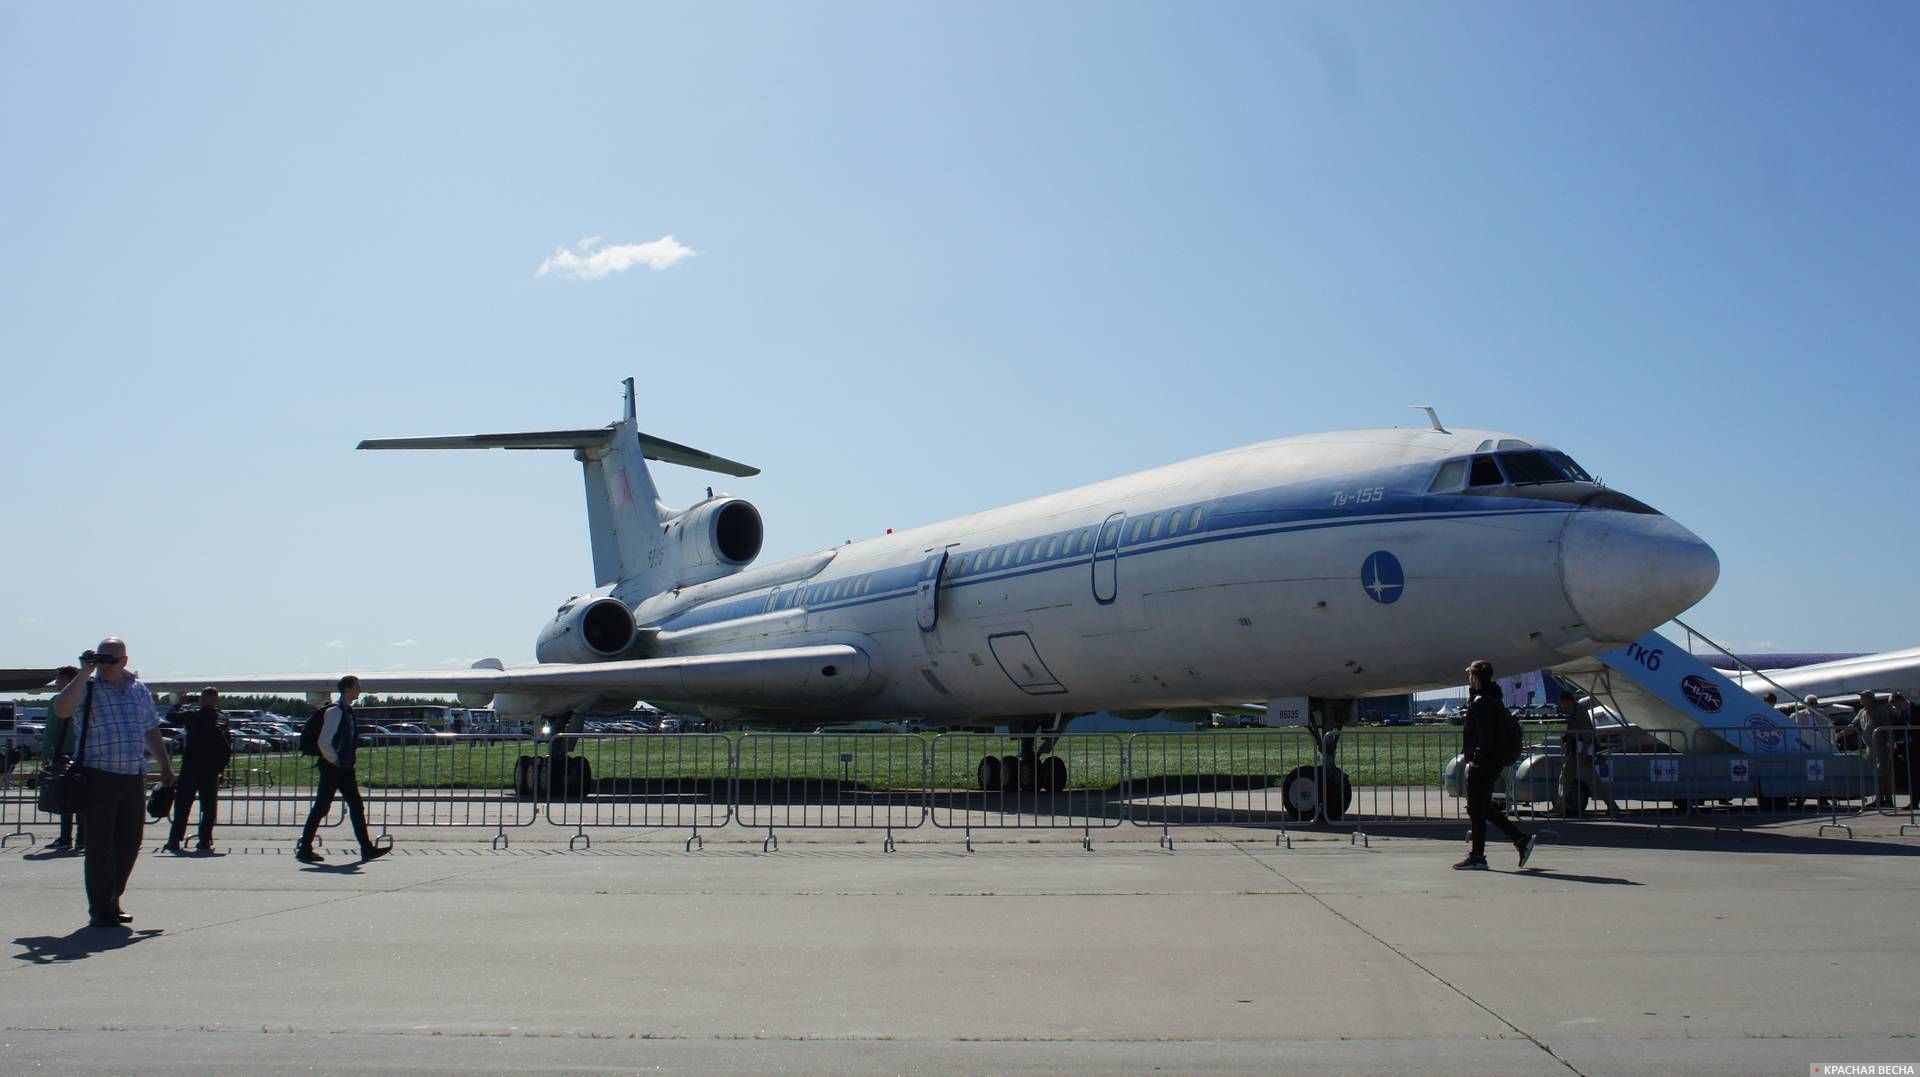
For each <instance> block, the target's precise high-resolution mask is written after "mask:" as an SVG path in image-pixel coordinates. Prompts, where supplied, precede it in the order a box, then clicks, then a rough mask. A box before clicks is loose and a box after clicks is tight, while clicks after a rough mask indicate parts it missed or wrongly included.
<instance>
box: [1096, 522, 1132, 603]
mask: <svg viewBox="0 0 1920 1077" xmlns="http://www.w3.org/2000/svg"><path fill="white" fill-rule="evenodd" d="M1126 522H1127V514H1126V513H1124V512H1116V513H1114V514H1113V515H1112V516H1109V517H1107V522H1106V523H1104V524H1101V525H1100V538H1099V540H1098V541H1096V542H1095V543H1094V545H1093V600H1094V601H1095V602H1099V603H1101V604H1102V605H1104V604H1106V603H1108V602H1112V601H1113V599H1114V596H1115V595H1118V594H1119V593H1120V575H1119V574H1120V525H1122V524H1124V523H1126Z"/></svg>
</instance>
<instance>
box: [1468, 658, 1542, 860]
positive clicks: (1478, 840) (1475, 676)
mask: <svg viewBox="0 0 1920 1077" xmlns="http://www.w3.org/2000/svg"><path fill="white" fill-rule="evenodd" d="M1467 692H1468V694H1469V696H1470V698H1469V700H1468V701H1467V717H1466V724H1465V727H1464V728H1463V729H1462V730H1461V736H1460V751H1461V754H1463V755H1465V756H1466V759H1467V818H1468V819H1469V820H1471V829H1470V830H1469V832H1468V837H1469V838H1470V839H1471V840H1472V842H1473V847H1472V848H1471V849H1469V850H1468V851H1467V858H1466V859H1465V860H1462V861H1460V862H1459V863H1458V864H1455V865H1454V867H1455V868H1456V869H1458V870H1460V871H1485V870H1487V824H1488V823H1489V822H1491V823H1492V824H1493V825H1494V826H1496V827H1499V828H1500V832H1501V833H1502V834H1505V835H1506V836H1507V840H1509V841H1511V842H1513V847H1514V849H1516V850H1517V851H1518V852H1519V853H1520V866H1521V867H1523V868H1524V867H1526V866H1527V861H1528V860H1530V859H1532V858H1533V846H1534V842H1535V841H1536V840H1538V839H1536V838H1535V837H1534V836H1533V835H1531V834H1527V833H1525V832H1524V831H1522V830H1521V829H1520V828H1519V827H1517V826H1515V825H1513V820H1511V819H1509V818H1507V814H1506V813H1505V812H1503V811H1501V810H1500V808H1499V806H1498V805H1496V804H1494V802H1493V785H1494V783H1495V782H1496V781H1498V780H1499V779H1500V772H1501V771H1502V770H1504V769H1506V768H1507V766H1509V765H1510V764H1511V763H1513V760H1512V759H1510V758H1503V757H1504V756H1507V755H1509V754H1511V752H1512V750H1513V749H1514V748H1517V747H1518V745H1510V744H1509V743H1508V736H1507V731H1506V726H1507V723H1509V722H1511V721H1512V720H1513V719H1512V718H1511V717H1509V716H1508V714H1507V705H1506V703H1505V702H1503V701H1502V700H1501V699H1500V686H1499V685H1498V684H1495V683H1494V680H1493V663H1492V662H1489V661H1487V660H1486V659H1484V658H1483V659H1480V660H1478V661H1476V662H1474V663H1473V664H1472V665H1470V666H1468V667H1467Z"/></svg>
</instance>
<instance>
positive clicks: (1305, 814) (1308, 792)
mask: <svg viewBox="0 0 1920 1077" xmlns="http://www.w3.org/2000/svg"><path fill="white" fill-rule="evenodd" d="M1319 775H1320V771H1319V768H1317V767H1295V768H1293V769H1292V770H1290V771H1288V772H1287V776H1286V778H1284V779H1282V780H1281V782H1280V799H1281V802H1282V803H1283V804H1284V805H1285V807H1286V812H1287V818H1289V819H1312V818H1313V816H1314V809H1315V808H1317V807H1319V805H1320V803H1321V801H1322V799H1324V800H1325V802H1326V805H1327V818H1328V819H1330V820H1332V819H1339V818H1341V817H1342V816H1344V815H1346V814H1347V809H1348V808H1349V807H1351V806H1352V805H1353V784H1352V783H1351V782H1349V781H1348V780H1347V772H1346V771H1344V770H1341V769H1340V768H1339V767H1329V768H1327V780H1326V782H1325V783H1324V786H1325V787H1324V788H1322V784H1323V783H1321V782H1320V781H1319V780H1318V779H1319Z"/></svg>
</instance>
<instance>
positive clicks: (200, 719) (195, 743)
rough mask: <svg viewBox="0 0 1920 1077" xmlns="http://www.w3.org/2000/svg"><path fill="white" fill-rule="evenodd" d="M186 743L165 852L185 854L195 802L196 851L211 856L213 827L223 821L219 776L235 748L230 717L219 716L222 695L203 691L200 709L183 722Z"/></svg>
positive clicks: (182, 754) (181, 759)
mask: <svg viewBox="0 0 1920 1077" xmlns="http://www.w3.org/2000/svg"><path fill="white" fill-rule="evenodd" d="M180 726H181V728H182V729H184V730H185V731H186V735H187V742H186V744H185V746H183V747H182V748H181V751H180V784H179V785H178V786H176V787H175V788H174V791H173V829H172V830H171V831H169V832H168V834H167V844H166V846H165V850H166V851H167V852H169V853H182V852H185V851H186V850H184V849H182V848H180V839H182V838H184V837H186V836H187V813H188V812H189V811H191V810H192V809H193V802H194V800H196V799H198V800H199V801H200V840H199V841H198V842H196V843H195V844H194V847H193V848H194V851H195V852H197V853H204V854H208V855H212V854H213V852H214V849H213V825H214V824H215V823H216V822H218V821H219V819H220V774H221V772H222V771H224V770H226V769H227V759H228V757H229V756H231V755H232V754H233V746H232V744H231V743H230V742H229V741H228V739H227V716H226V715H224V714H221V713H220V693H219V691H218V690H216V689H213V688H202V689H201V690H200V709H199V710H197V711H194V712H193V713H192V714H188V715H186V716H184V717H182V718H181V720H180Z"/></svg>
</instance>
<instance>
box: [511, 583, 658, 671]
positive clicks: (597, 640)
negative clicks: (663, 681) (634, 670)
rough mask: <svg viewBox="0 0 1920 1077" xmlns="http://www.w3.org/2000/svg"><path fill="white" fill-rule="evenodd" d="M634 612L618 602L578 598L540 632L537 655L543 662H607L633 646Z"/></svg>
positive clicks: (534, 654)
mask: <svg viewBox="0 0 1920 1077" xmlns="http://www.w3.org/2000/svg"><path fill="white" fill-rule="evenodd" d="M634 635H635V629H634V625H633V612H632V611H631V610H629V609H627V607H626V606H625V605H623V604H622V603H621V602H620V601H619V600H618V599H612V598H595V599H591V600H586V601H582V600H580V599H575V600H573V601H572V602H569V603H567V604H566V605H564V606H562V607H560V612H559V613H556V614H554V617H553V620H552V621H551V622H549V623H548V625H547V627H546V628H544V629H542V630H541V631H540V638H539V640H537V641H536V642H535V643H534V645H533V656H534V657H535V658H536V659H538V660H539V661H542V662H605V661H608V660H610V659H614V658H619V657H620V656H621V655H623V654H625V653H626V652H627V651H628V649H629V648H631V647H632V646H633V641H634Z"/></svg>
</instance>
